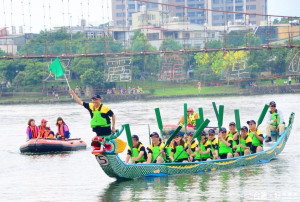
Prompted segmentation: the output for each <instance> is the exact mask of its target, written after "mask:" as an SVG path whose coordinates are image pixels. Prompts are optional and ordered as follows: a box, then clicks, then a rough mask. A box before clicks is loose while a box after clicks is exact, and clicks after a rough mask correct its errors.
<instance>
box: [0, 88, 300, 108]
mask: <svg viewBox="0 0 300 202" xmlns="http://www.w3.org/2000/svg"><path fill="white" fill-rule="evenodd" d="M290 93H292V94H293V93H300V84H293V85H282V86H277V85H272V86H254V87H250V86H249V87H246V88H245V89H240V90H239V91H238V92H236V93H230V92H224V93H216V94H199V95H197V94H185V95H165V96H153V95H151V94H130V95H128V94H124V95H101V96H102V100H103V102H104V103H108V102H123V101H130V100H156V99H172V98H186V99H188V98H191V97H222V96H246V95H264V94H290ZM83 100H84V101H87V102H89V101H90V99H89V98H83ZM64 102H74V100H73V99H71V98H65V99H55V98H53V97H49V98H47V97H46V98H43V99H23V100H13V99H12V100H8V99H6V100H1V97H0V104H7V105H9V104H30V103H32V104H36V103H39V104H42V103H64Z"/></svg>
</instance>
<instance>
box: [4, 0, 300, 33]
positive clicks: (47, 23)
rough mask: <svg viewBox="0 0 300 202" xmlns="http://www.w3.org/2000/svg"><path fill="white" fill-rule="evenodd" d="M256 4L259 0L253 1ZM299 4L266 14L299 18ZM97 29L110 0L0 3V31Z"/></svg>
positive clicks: (290, 2) (278, 4) (272, 3)
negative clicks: (3, 28)
mask: <svg viewBox="0 0 300 202" xmlns="http://www.w3.org/2000/svg"><path fill="white" fill-rule="evenodd" d="M257 1H260V0H257ZM49 2H50V4H49ZM299 8H300V0H268V14H272V15H284V16H300V9H299ZM82 18H83V19H85V20H86V25H87V26H89V25H92V26H98V25H99V24H102V23H105V22H108V21H109V20H111V0H0V28H1V27H9V32H11V25H13V26H15V27H16V32H17V33H19V27H20V26H23V32H24V33H28V32H33V33H39V32H40V30H50V29H53V27H60V26H76V25H79V26H80V24H81V19H82Z"/></svg>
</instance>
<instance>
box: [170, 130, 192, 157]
mask: <svg viewBox="0 0 300 202" xmlns="http://www.w3.org/2000/svg"><path fill="white" fill-rule="evenodd" d="M186 146H187V144H186V143H185V142H184V140H183V137H182V136H181V135H180V134H177V135H176V136H175V139H174V144H173V147H172V151H171V156H170V159H171V161H172V162H187V161H188V158H189V154H188V152H187V150H188V148H186ZM184 149H185V150H184Z"/></svg>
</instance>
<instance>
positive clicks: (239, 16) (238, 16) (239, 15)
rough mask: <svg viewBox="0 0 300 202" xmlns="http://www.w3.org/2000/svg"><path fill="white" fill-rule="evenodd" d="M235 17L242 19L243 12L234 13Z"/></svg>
mask: <svg viewBox="0 0 300 202" xmlns="http://www.w3.org/2000/svg"><path fill="white" fill-rule="evenodd" d="M235 19H243V14H235Z"/></svg>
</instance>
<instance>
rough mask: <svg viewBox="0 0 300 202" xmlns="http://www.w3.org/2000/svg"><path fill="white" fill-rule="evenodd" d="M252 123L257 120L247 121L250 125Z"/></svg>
mask: <svg viewBox="0 0 300 202" xmlns="http://www.w3.org/2000/svg"><path fill="white" fill-rule="evenodd" d="M250 123H254V124H256V122H255V121H254V120H250V121H247V124H248V125H249V124H250Z"/></svg>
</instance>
